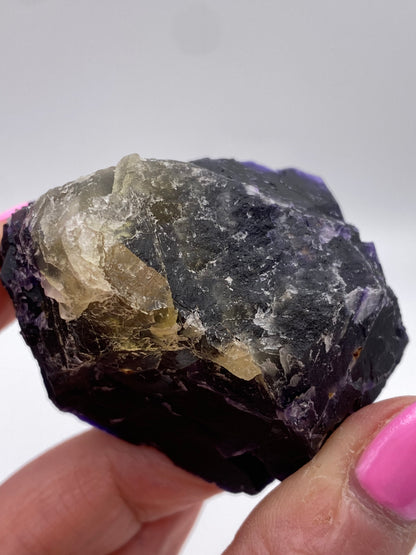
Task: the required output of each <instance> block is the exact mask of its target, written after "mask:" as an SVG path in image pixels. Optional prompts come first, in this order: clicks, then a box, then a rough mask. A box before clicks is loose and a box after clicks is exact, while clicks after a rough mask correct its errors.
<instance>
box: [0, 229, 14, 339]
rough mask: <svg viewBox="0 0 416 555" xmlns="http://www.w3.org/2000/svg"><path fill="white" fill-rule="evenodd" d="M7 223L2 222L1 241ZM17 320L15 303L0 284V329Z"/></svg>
mask: <svg viewBox="0 0 416 555" xmlns="http://www.w3.org/2000/svg"><path fill="white" fill-rule="evenodd" d="M5 223H6V221H0V241H1V239H2V237H3V226H4V224H5ZM14 318H15V313H14V308H13V303H12V301H11V299H10V297H9V295H8V293H7V291H6V290H5V288H4V287H3V286H2V285H1V283H0V329H2V328H5V327H6V326H7V325H9V324H11V323H12V322H13V320H14Z"/></svg>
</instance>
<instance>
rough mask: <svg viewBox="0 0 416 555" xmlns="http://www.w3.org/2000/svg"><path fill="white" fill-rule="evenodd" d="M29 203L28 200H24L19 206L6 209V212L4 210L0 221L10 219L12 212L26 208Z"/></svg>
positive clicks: (0, 215)
mask: <svg viewBox="0 0 416 555" xmlns="http://www.w3.org/2000/svg"><path fill="white" fill-rule="evenodd" d="M28 204H29V203H28V202H24V203H23V204H18V205H17V206H15V207H14V208H10V210H6V212H3V214H0V222H5V221H6V220H8V219H9V218H10V216H11V215H12V214H14V213H15V212H17V211H18V210H20V209H21V208H24V207H25V206H27V205H28Z"/></svg>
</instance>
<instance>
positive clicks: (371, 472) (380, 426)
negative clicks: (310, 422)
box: [226, 397, 416, 555]
mask: <svg viewBox="0 0 416 555" xmlns="http://www.w3.org/2000/svg"><path fill="white" fill-rule="evenodd" d="M412 401H415V398H410V397H407V398H398V399H391V400H389V401H383V402H381V403H377V404H375V405H371V406H369V407H366V408H364V409H362V410H361V411H359V412H358V413H356V414H354V415H352V416H351V417H350V418H348V419H347V420H346V421H345V422H344V423H343V424H342V425H341V426H340V427H339V429H338V430H337V431H336V432H335V433H334V434H333V436H331V438H330V439H329V440H328V441H327V443H326V444H325V445H324V447H323V448H322V449H321V451H320V452H319V453H318V455H317V456H316V457H315V458H314V459H313V460H312V461H311V462H310V463H308V464H307V465H305V466H304V467H303V468H302V469H300V470H299V471H298V472H297V473H295V474H294V475H293V476H291V477H290V478H288V479H287V480H285V481H284V482H283V483H282V484H280V485H279V486H278V487H277V488H276V489H275V490H274V491H273V492H271V494H269V495H268V497H266V498H265V499H264V500H263V502H262V503H261V504H260V505H259V506H258V507H257V508H256V509H255V510H254V512H253V513H252V514H251V515H250V516H249V517H248V519H247V520H246V522H245V523H244V525H243V526H242V528H241V529H240V531H239V533H238V534H237V536H236V538H235V540H234V542H233V543H232V545H231V546H230V547H229V549H228V550H227V551H226V554H227V555H237V554H238V555H246V554H247V555H248V554H253V553H255V554H256V555H263V554H264V555H266V554H270V553H273V554H276V555H278V554H287V553H290V554H294V555H295V554H297V553H299V554H309V553H310V554H315V555H316V554H327V553H328V554H329V553H331V554H332V553H338V554H340V555H341V554H348V555H350V554H352V553H354V555H361V554H363V555H364V554H365V555H371V554H374V555H375V554H377V555H384V554H385V555H405V554H407V553H409V551H410V550H411V548H412V546H413V544H414V542H415V540H416V514H415V513H414V507H415V505H414V503H416V485H415V487H413V486H411V485H410V484H416V466H415V463H414V460H415V459H414V458H413V459H412V458H411V457H412V456H413V455H415V450H416V406H415V405H413V406H412ZM409 406H411V408H408V407H409ZM402 411H403V412H402ZM393 436H394V438H393ZM379 437H381V438H382V440H381V441H380V440H379V439H378V438H379ZM400 438H401V439H400ZM374 444H375V445H374ZM380 445H381V446H380ZM387 445H388V447H387ZM405 446H406V447H405ZM383 449H384V451H383ZM393 451H395V456H394V455H393ZM392 460H396V461H397V463H396V464H395V465H393V466H392ZM389 468H390V470H389ZM403 476H404V477H405V479H404V480H402V477H403ZM370 477H371V479H370ZM374 481H375V482H376V485H374V483H373V482H374ZM404 484H408V486H407V488H406V487H405V485H404ZM383 492H384V493H385V494H384V493H383ZM382 493H383V495H384V497H383V495H382ZM386 496H387V497H386ZM386 498H387V501H386ZM409 516H411V517H412V518H413V519H415V520H414V521H412V520H411V519H409V518H408V517H409Z"/></svg>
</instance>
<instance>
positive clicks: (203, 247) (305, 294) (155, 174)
mask: <svg viewBox="0 0 416 555" xmlns="http://www.w3.org/2000/svg"><path fill="white" fill-rule="evenodd" d="M2 251H3V255H2V256H3V259H2V261H3V268H2V274H1V277H2V280H3V283H4V285H5V286H6V288H7V289H8V291H9V293H10V295H11V297H12V298H13V301H14V303H15V306H16V310H17V316H18V319H19V322H20V325H21V328H22V333H23V336H24V338H25V339H26V341H27V343H28V344H29V345H30V347H31V348H32V351H33V353H34V355H35V357H36V358H37V360H38V362H39V364H40V367H41V370H42V374H43V378H44V380H45V384H46V387H47V390H48V393H49V395H50V397H51V399H52V400H53V401H54V403H55V404H56V405H57V406H58V407H59V408H61V409H63V410H65V411H71V412H73V413H75V414H76V415H78V416H79V417H80V418H82V419H85V420H87V421H89V422H91V423H93V424H95V425H96V426H99V427H100V428H103V429H105V430H107V431H109V432H111V433H113V434H115V435H117V436H118V437H120V438H123V439H125V440H127V441H130V442H133V443H137V444H148V445H153V446H156V447H157V448H158V449H160V450H162V451H163V452H164V453H166V454H167V455H168V456H169V457H170V458H171V459H172V460H173V461H174V462H175V463H176V464H178V465H180V466H182V467H183V468H185V469H187V470H189V471H191V472H194V473H196V474H198V475H200V476H202V477H204V478H205V479H207V480H209V481H214V482H216V483H217V484H219V485H220V486H222V487H223V488H225V489H227V490H229V491H233V492H238V491H245V492H249V493H255V492H258V491H259V490H261V489H262V488H263V487H264V486H265V485H266V484H267V483H268V482H270V481H271V480H272V479H273V478H284V477H285V476H287V475H289V474H290V473H292V472H293V471H295V470H296V469H297V468H299V467H300V466H301V465H302V464H303V463H305V462H306V461H307V460H309V459H310V458H311V457H312V456H313V455H314V453H316V451H317V450H318V449H319V447H320V446H321V445H322V443H323V441H324V440H325V438H326V437H327V436H328V434H329V433H330V432H331V431H332V430H334V428H336V426H337V425H338V424H339V423H340V422H341V421H342V420H343V419H344V418H345V417H346V416H347V415H349V414H350V413H352V412H353V411H355V410H357V409H359V408H360V407H362V406H363V405H365V404H367V403H369V402H371V401H372V400H374V399H375V397H376V396H377V395H378V393H379V392H380V390H381V389H382V387H383V385H384V384H385V382H386V379H387V378H388V376H389V375H390V373H391V372H392V371H393V369H394V367H395V366H396V364H397V363H398V361H399V360H400V358H401V355H402V352H403V349H404V347H405V345H406V342H407V337H406V332H405V330H404V328H403V325H402V322H401V318H400V313H399V308H398V305H397V301H396V298H395V296H394V294H393V292H392V291H391V289H390V288H389V287H387V285H386V283H385V279H384V277H383V273H382V270H381V267H380V264H379V261H378V260H377V256H376V252H375V249H374V246H373V245H372V244H371V243H363V242H361V241H360V238H359V235H358V232H357V230H356V229H355V228H354V227H352V226H351V225H348V224H346V223H345V221H344V220H343V217H342V214H341V212H340V209H339V207H338V205H337V203H336V202H335V200H334V198H333V197H332V195H331V193H330V192H329V191H328V189H327V188H326V186H325V185H324V183H323V182H322V181H321V180H320V179H318V178H315V177H312V176H310V175H307V174H305V173H302V172H300V171H296V170H284V171H279V172H273V171H270V170H268V169H267V168H263V167H261V166H257V165H256V164H251V163H246V164H241V163H238V162H236V161H234V160H210V159H203V160H197V161H195V162H192V163H182V162H174V161H158V160H144V159H142V158H140V157H139V156H138V155H130V156H127V157H125V158H123V159H122V160H121V161H120V163H119V164H118V165H117V166H116V167H115V168H108V169H106V170H102V171H98V172H96V173H94V174H92V175H90V176H88V177H85V178H81V179H78V180H76V181H73V182H71V183H68V184H67V185H64V186H63V187H59V188H56V189H52V190H51V191H49V192H48V193H46V194H45V195H43V196H42V197H41V198H40V199H39V200H38V201H37V202H35V203H33V204H31V205H30V206H29V207H28V208H24V209H22V210H20V211H19V212H17V213H16V214H15V215H14V216H13V217H12V219H11V221H10V222H9V224H8V225H6V227H5V234H4V239H3V245H2Z"/></svg>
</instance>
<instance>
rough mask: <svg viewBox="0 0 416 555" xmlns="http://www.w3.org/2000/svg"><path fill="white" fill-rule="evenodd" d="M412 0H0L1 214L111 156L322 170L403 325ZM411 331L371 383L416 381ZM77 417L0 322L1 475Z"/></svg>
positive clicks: (213, 513) (225, 499)
mask: <svg viewBox="0 0 416 555" xmlns="http://www.w3.org/2000/svg"><path fill="white" fill-rule="evenodd" d="M415 20H416V3H415V2H414V1H413V0H401V1H399V2H388V1H381V0H349V1H348V2H341V1H340V2H334V1H333V0H326V1H324V0H314V1H313V2H311V1H310V0H297V1H293V0H291V1H289V0H286V1H283V0H257V1H256V2H252V1H248V0H233V1H232V0H210V2H197V1H183V0H177V1H173V2H172V1H169V0H152V2H145V1H140V0H117V1H116V0H0V52H1V55H0V75H1V86H0V212H1V211H3V210H6V209H8V208H10V207H11V206H13V205H15V204H17V203H19V202H22V201H25V200H29V199H34V198H36V197H38V196H39V195H40V194H41V193H42V192H44V191H45V190H47V189H48V188H50V187H53V186H56V185H61V184H63V183H64V182H66V181H68V180H70V179H72V178H76V177H78V176H79V175H84V174H86V173H89V172H91V171H93V170H96V169H99V168H103V167H106V166H109V165H112V164H114V163H116V162H117V161H118V160H119V159H120V158H121V157H122V156H123V155H125V154H127V153H130V152H138V153H140V154H141V155H142V156H148V157H156V158H165V157H166V158H173V159H179V160H189V159H192V158H195V157H201V156H212V157H216V156H217V157H219V156H221V157H236V158H238V159H240V160H247V159H252V160H255V161H257V162H260V163H263V164H266V165H269V166H271V167H274V168H282V167H287V166H295V167H298V168H300V169H303V170H305V171H308V172H311V173H315V174H317V175H321V176H322V177H323V178H324V179H325V181H326V182H327V184H329V186H330V188H331V189H332V191H333V193H334V194H335V196H336V198H337V199H338V200H339V202H340V204H341V206H342V208H343V211H344V214H345V216H346V219H347V220H348V221H349V222H351V223H353V224H355V225H357V226H358V227H359V229H360V230H361V232H362V237H363V239H364V240H366V241H368V240H373V241H375V243H376V246H377V250H378V254H379V257H380V259H381V262H382V264H383V266H384V269H385V273H386V276H387V279H388V281H389V283H390V285H391V286H392V287H393V289H394V290H395V292H396V294H397V295H398V297H399V299H400V303H401V307H402V313H403V318H404V321H405V323H406V325H407V328H408V332H409V335H410V337H411V338H412V337H414V336H416V301H415V293H414V286H415V277H414V276H415V274H416V263H415V256H414V251H415V247H414V237H415V230H416V224H415V200H416V193H415V159H416V156H415V154H416V142H415V138H416V137H415V135H416V125H415V124H416V111H415V98H416V76H415V62H414V56H415V52H416V33H415V32H414V29H415ZM415 359H416V350H415V346H414V345H413V344H410V346H409V347H408V349H407V352H406V355H405V358H404V360H403V362H402V364H401V365H400V367H399V368H398V369H397V371H396V373H395V374H394V376H393V377H392V378H391V379H390V382H389V384H388V386H387V388H386V389H385V391H384V392H383V398H385V397H389V396H395V395H402V394H408V393H416V374H415V372H414V367H415V362H416V360H415ZM84 428H85V426H84V425H82V424H80V423H79V422H77V421H76V420H75V419H74V418H73V417H71V416H69V415H64V414H61V413H59V412H58V411H57V410H56V409H55V408H54V407H53V406H52V404H51V403H50V402H49V401H48V400H47V398H46V394H45V392H44V389H43V386H42V384H41V382H40V377H39V371H38V369H37V366H36V364H35V363H34V362H33V360H32V358H31V355H30V354H29V353H28V351H27V349H26V348H25V346H24V345H23V343H22V341H21V339H20V337H19V335H18V328H17V325H16V324H15V325H13V326H11V327H10V328H9V329H8V330H6V331H5V332H4V333H3V334H2V335H1V336H0V431H1V437H2V450H1V456H0V479H4V478H6V477H7V476H8V475H10V474H11V473H12V472H13V471H14V470H15V469H17V468H18V467H19V466H21V465H22V464H24V463H25V462H27V461H28V460H29V459H31V458H33V457H34V456H36V455H37V454H39V453H40V452H42V451H43V450H44V449H46V448H48V447H49V446H51V445H53V444H55V443H56V442H58V441H61V440H63V439H65V438H67V437H69V436H71V435H73V434H74V433H76V432H78V431H79V430H81V429H84ZM257 502H258V499H255V498H250V497H247V496H232V495H226V494H224V495H222V496H220V497H218V498H217V499H215V500H213V501H211V502H210V503H208V504H207V506H206V509H205V511H204V513H203V515H202V517H201V519H200V521H199V523H198V526H197V528H196V530H195V532H194V533H193V535H192V537H191V539H190V541H189V542H188V544H187V546H186V547H185V548H184V550H183V554H184V555H185V554H186V555H196V554H198V555H208V554H209V555H213V554H214V555H215V554H219V553H221V551H222V549H223V548H224V547H225V546H226V545H227V544H228V542H229V541H230V540H231V538H232V537H233V534H234V533H235V531H236V530H237V528H238V526H239V524H240V523H241V522H242V520H243V519H244V516H245V515H246V514H247V513H248V511H249V509H250V507H252V506H254V504H255V503H257Z"/></svg>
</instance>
